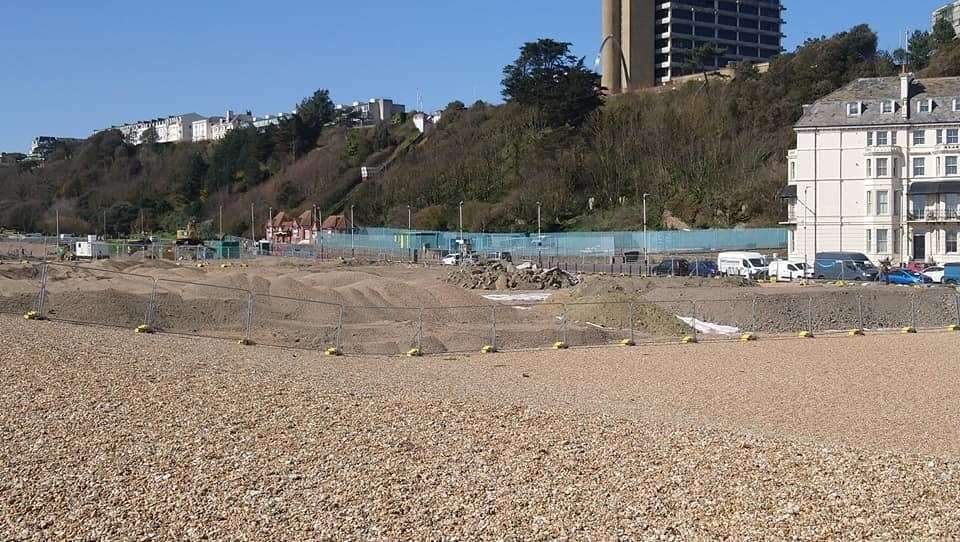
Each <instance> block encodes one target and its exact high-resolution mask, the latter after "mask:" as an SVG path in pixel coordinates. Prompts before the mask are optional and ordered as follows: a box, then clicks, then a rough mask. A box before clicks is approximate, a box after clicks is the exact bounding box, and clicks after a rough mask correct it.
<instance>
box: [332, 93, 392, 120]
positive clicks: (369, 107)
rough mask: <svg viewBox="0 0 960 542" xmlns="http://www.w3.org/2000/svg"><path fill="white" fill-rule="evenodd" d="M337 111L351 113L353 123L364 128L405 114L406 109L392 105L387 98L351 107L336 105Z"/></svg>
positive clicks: (355, 103) (356, 103) (354, 104)
mask: <svg viewBox="0 0 960 542" xmlns="http://www.w3.org/2000/svg"><path fill="white" fill-rule="evenodd" d="M337 111H338V112H340V113H343V112H344V111H349V112H351V113H352V114H353V121H354V123H355V124H357V125H360V126H365V125H370V124H377V123H378V122H387V121H390V120H391V119H393V117H394V116H395V115H402V114H403V113H406V111H407V107H406V106H405V105H402V104H398V103H393V100H391V99H389V98H371V99H370V100H368V101H366V102H353V104H352V105H338V106H337Z"/></svg>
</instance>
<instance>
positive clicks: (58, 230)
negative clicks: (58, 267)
mask: <svg viewBox="0 0 960 542" xmlns="http://www.w3.org/2000/svg"><path fill="white" fill-rule="evenodd" d="M57 243H58V244H59V243H60V209H57Z"/></svg>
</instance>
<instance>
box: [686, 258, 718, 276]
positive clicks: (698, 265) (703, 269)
mask: <svg viewBox="0 0 960 542" xmlns="http://www.w3.org/2000/svg"><path fill="white" fill-rule="evenodd" d="M719 274H720V272H719V271H718V270H717V264H715V263H713V262H711V261H707V260H697V261H695V262H691V263H690V276H691V277H715V276H717V275H719Z"/></svg>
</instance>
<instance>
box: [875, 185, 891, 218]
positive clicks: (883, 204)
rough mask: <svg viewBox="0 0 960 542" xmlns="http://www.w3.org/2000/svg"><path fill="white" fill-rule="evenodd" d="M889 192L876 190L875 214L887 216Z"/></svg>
mask: <svg viewBox="0 0 960 542" xmlns="http://www.w3.org/2000/svg"><path fill="white" fill-rule="evenodd" d="M889 195H890V194H889V192H887V191H886V190H877V214H878V215H887V214H889V212H890V202H889V201H888V200H889Z"/></svg>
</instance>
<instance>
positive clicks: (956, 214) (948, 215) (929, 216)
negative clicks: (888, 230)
mask: <svg viewBox="0 0 960 542" xmlns="http://www.w3.org/2000/svg"><path fill="white" fill-rule="evenodd" d="M907 219H908V220H910V221H913V222H952V221H960V211H957V210H927V211H922V212H918V211H911V212H910V213H909V214H908V215H907Z"/></svg>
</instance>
